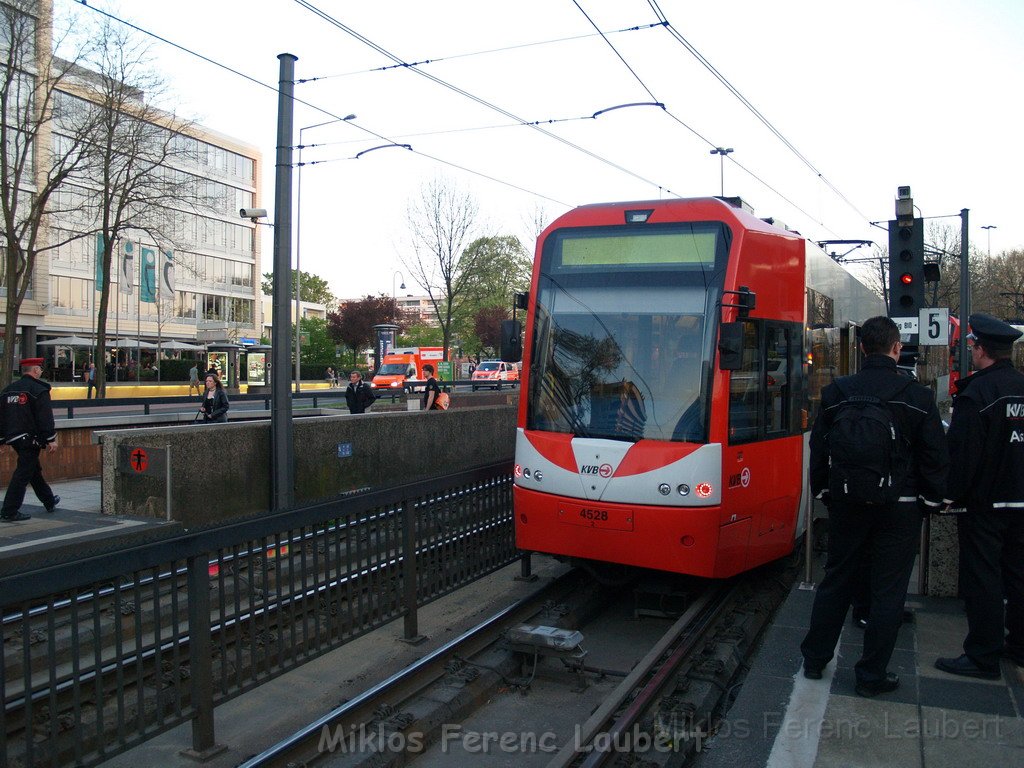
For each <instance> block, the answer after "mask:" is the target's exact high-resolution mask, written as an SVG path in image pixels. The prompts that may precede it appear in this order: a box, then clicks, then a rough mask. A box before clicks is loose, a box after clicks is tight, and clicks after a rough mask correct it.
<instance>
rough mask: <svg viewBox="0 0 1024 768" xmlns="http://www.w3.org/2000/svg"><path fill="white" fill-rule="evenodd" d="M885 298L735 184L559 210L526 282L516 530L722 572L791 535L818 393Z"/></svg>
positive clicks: (557, 550)
mask: <svg viewBox="0 0 1024 768" xmlns="http://www.w3.org/2000/svg"><path fill="white" fill-rule="evenodd" d="M884 312H885V309H884V304H883V303H882V300H881V299H880V297H878V296H877V295H876V294H874V293H872V292H871V291H870V290H868V289H867V288H866V287H865V286H864V285H862V284H861V283H859V282H857V281H856V280H855V279H854V278H853V277H852V276H851V275H850V274H849V273H848V272H846V271H845V270H844V269H842V268H841V267H839V266H838V265H836V264H835V263H834V262H833V261H832V260H831V259H829V257H828V256H827V255H826V254H825V253H824V252H823V251H821V250H820V249H819V248H818V247H817V246H815V245H814V244H812V243H809V242H807V241H806V240H805V239H804V238H803V237H801V236H800V235H799V234H798V233H796V232H792V231H789V230H786V229H785V228H784V227H781V226H775V225H773V224H772V223H770V221H765V220H762V219H759V218H757V217H756V216H754V215H753V213H752V212H751V211H750V210H749V209H747V208H746V206H745V205H744V204H743V203H742V202H741V201H739V200H738V199H731V200H727V199H720V198H701V199H692V200H672V201H669V200H659V201H649V202H633V203H610V204H600V205H589V206H584V207H581V208H577V209H575V210H573V211H570V212H569V213H567V214H565V215H564V216H562V217H560V218H559V219H557V220H556V221H555V222H554V223H552V224H551V226H550V227H548V228H547V229H546V230H545V231H544V233H543V234H542V235H541V237H540V239H539V241H538V243H537V251H536V261H535V264H534V270H533V281H532V286H531V292H530V297H529V302H528V313H527V319H526V334H525V339H526V349H525V354H524V366H523V373H522V379H523V381H522V389H521V392H522V395H521V398H520V402H519V412H518V422H517V427H518V429H517V438H516V458H515V481H514V482H515V487H514V503H515V526H516V542H517V545H518V546H519V547H520V548H521V549H524V550H530V551H536V552H545V553H551V554H555V555H559V556H564V557H568V558H573V559H582V560H588V561H603V562H610V563H621V564H625V565H630V566H639V567H644V568H652V569H658V570H664V571H673V572H678V573H686V574H693V575H697V576H705V577H715V578H721V577H726V576H730V575H732V574H735V573H739V572H741V571H744V570H747V569H749V568H753V567H755V566H757V565H760V564H762V563H765V562H768V561H771V560H774V559H776V558H779V557H781V556H783V555H785V554H787V553H789V552H791V551H792V549H793V547H794V541H795V538H796V537H797V536H798V535H799V534H800V532H801V530H802V527H803V525H804V521H803V515H802V510H803V509H804V508H805V504H804V499H803V494H804V492H805V491H804V489H805V487H806V477H807V450H808V449H807V441H808V435H809V432H808V430H809V423H810V418H811V411H812V407H813V405H814V403H815V402H816V401H817V398H818V395H819V393H820V391H821V387H822V386H824V385H825V384H827V383H828V382H829V381H831V379H832V377H833V376H835V375H839V374H841V373H846V372H848V371H850V370H852V369H853V368H854V367H855V366H856V359H857V353H856V343H855V340H854V334H853V332H852V328H853V325H854V323H860V322H862V321H863V320H865V319H866V318H868V317H870V316H872V315H878V314H884Z"/></svg>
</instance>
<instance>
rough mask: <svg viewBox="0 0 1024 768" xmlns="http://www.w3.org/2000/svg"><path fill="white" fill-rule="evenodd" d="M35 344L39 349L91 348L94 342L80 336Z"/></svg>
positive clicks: (61, 337) (64, 337) (62, 337)
mask: <svg viewBox="0 0 1024 768" xmlns="http://www.w3.org/2000/svg"><path fill="white" fill-rule="evenodd" d="M36 343H37V345H38V346H40V347H91V346H92V345H93V344H94V343H95V342H93V341H90V340H89V339H83V338H82V337H81V336H58V337H57V338H56V339H47V340H46V341H39V342H36Z"/></svg>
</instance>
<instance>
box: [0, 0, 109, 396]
mask: <svg viewBox="0 0 1024 768" xmlns="http://www.w3.org/2000/svg"><path fill="white" fill-rule="evenodd" d="M50 8H51V6H50V4H48V3H37V2H33V1H32V0H6V1H5V2H4V3H3V4H2V5H0V45H2V46H6V48H7V57H6V60H5V62H4V64H3V69H2V70H0V118H2V119H0V206H2V212H0V213H2V216H3V223H2V225H0V226H2V230H0V236H2V237H3V241H4V242H3V247H4V257H3V265H2V275H0V277H2V284H3V287H4V288H5V289H6V293H7V296H6V298H7V301H6V305H7V306H6V310H5V313H4V327H3V341H4V353H3V356H2V358H0V386H5V385H6V384H7V383H8V382H10V380H11V378H12V373H13V367H14V355H13V350H14V340H15V337H16V335H17V328H18V316H19V315H20V313H21V310H22V305H23V304H24V302H25V297H26V296H27V295H28V292H29V290H30V289H31V288H32V287H33V279H34V273H35V265H36V259H37V257H38V255H39V253H40V252H42V251H45V250H49V249H54V248H57V247H59V246H61V245H63V244H65V243H66V242H69V241H70V240H74V239H77V238H80V237H82V236H83V235H82V233H80V232H79V233H72V232H60V231H58V230H54V229H52V228H48V227H45V226H44V224H45V222H46V219H47V217H48V216H51V215H54V214H57V213H61V214H64V215H67V214H70V213H72V212H73V211H72V209H80V208H81V207H82V206H83V205H84V202H85V201H84V200H83V199H81V198H72V197H69V198H67V199H66V200H64V201H62V202H58V199H57V198H58V195H57V194H56V193H57V191H58V188H59V187H60V186H61V185H62V184H63V183H64V182H65V181H66V180H67V179H68V178H69V177H70V176H71V175H72V174H73V173H75V172H76V170H78V169H80V168H81V167H82V166H83V165H84V164H85V163H86V161H87V160H88V158H89V156H90V153H91V151H92V143H91V139H90V137H91V136H92V134H93V129H94V127H95V126H94V125H93V124H91V123H90V122H89V121H82V122H75V123H69V122H68V121H66V120H64V119H63V117H62V116H61V115H59V114H58V115H55V114H54V106H55V99H56V98H57V94H58V89H59V88H60V87H61V86H62V84H63V82H64V81H65V79H66V77H67V74H68V72H69V70H71V69H72V68H73V67H74V66H75V65H74V63H72V62H68V61H63V60H58V59H56V58H54V57H53V55H52V53H51V50H52V48H51V42H52V41H51V34H50V30H51V29H52V20H51V18H49V16H48V14H49V13H50ZM54 129H60V136H59V138H58V137H54V135H53V130H54Z"/></svg>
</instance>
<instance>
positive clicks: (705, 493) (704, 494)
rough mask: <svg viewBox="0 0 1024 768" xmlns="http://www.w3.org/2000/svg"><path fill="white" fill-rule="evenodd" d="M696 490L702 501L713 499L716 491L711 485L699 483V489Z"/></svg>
mask: <svg viewBox="0 0 1024 768" xmlns="http://www.w3.org/2000/svg"><path fill="white" fill-rule="evenodd" d="M694 490H696V492H697V495H698V496H700V497H701V498H702V499H709V498H711V494H712V493H714V491H715V489H714V488H713V487H712V486H711V483H697V487H696V488H695V489H694Z"/></svg>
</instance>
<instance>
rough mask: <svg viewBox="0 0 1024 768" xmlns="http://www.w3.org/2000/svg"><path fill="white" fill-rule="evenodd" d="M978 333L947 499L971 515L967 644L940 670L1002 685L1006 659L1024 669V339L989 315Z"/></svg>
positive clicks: (961, 520) (954, 427) (956, 410)
mask: <svg viewBox="0 0 1024 768" xmlns="http://www.w3.org/2000/svg"><path fill="white" fill-rule="evenodd" d="M970 325H971V333H970V334H969V335H968V336H967V340H968V341H969V342H971V343H972V346H971V362H972V363H973V365H974V368H975V373H973V374H971V375H970V376H968V377H967V378H965V379H961V380H960V381H958V382H957V393H956V397H955V399H954V400H953V420H952V423H951V424H950V426H949V453H950V459H951V460H952V461H951V466H952V471H951V472H950V475H949V483H948V488H947V492H946V500H947V502H948V503H951V504H955V505H956V506H957V507H964V508H966V512H965V514H962V515H959V516H958V518H957V523H958V528H959V538H960V595H961V597H963V599H964V605H965V607H966V611H967V637H966V638H965V639H964V645H963V648H964V652H963V654H961V655H960V656H958V657H954V658H940V659H937V660H936V662H935V666H936V667H938V668H939V669H941V670H943V671H944V672H949V673H951V674H954V675H965V676H967V677H980V678H984V679H990V680H995V679H997V678H998V677H1000V670H999V657H1000V656H1001V655H1004V654H1005V655H1006V656H1008V657H1009V658H1010V659H1011V660H1012V661H1014V662H1016V663H1017V664H1019V665H1024V374H1022V373H1020V372H1019V371H1017V370H1016V369H1014V367H1013V363H1011V362H1010V351H1011V348H1012V347H1013V342H1014V341H1016V340H1017V339H1018V338H1020V335H1021V332H1020V331H1018V330H1017V329H1016V328H1014V327H1013V326H1012V325H1009V324H1007V323H1004V322H1003V321H1002V320H998V319H996V318H994V317H992V316H991V315H985V314H981V313H979V314H975V315H971V317H970ZM1004 599H1005V601H1006V602H1005V607H1004V603H1003V601H1004ZM1004 636H1005V646H1004Z"/></svg>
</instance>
